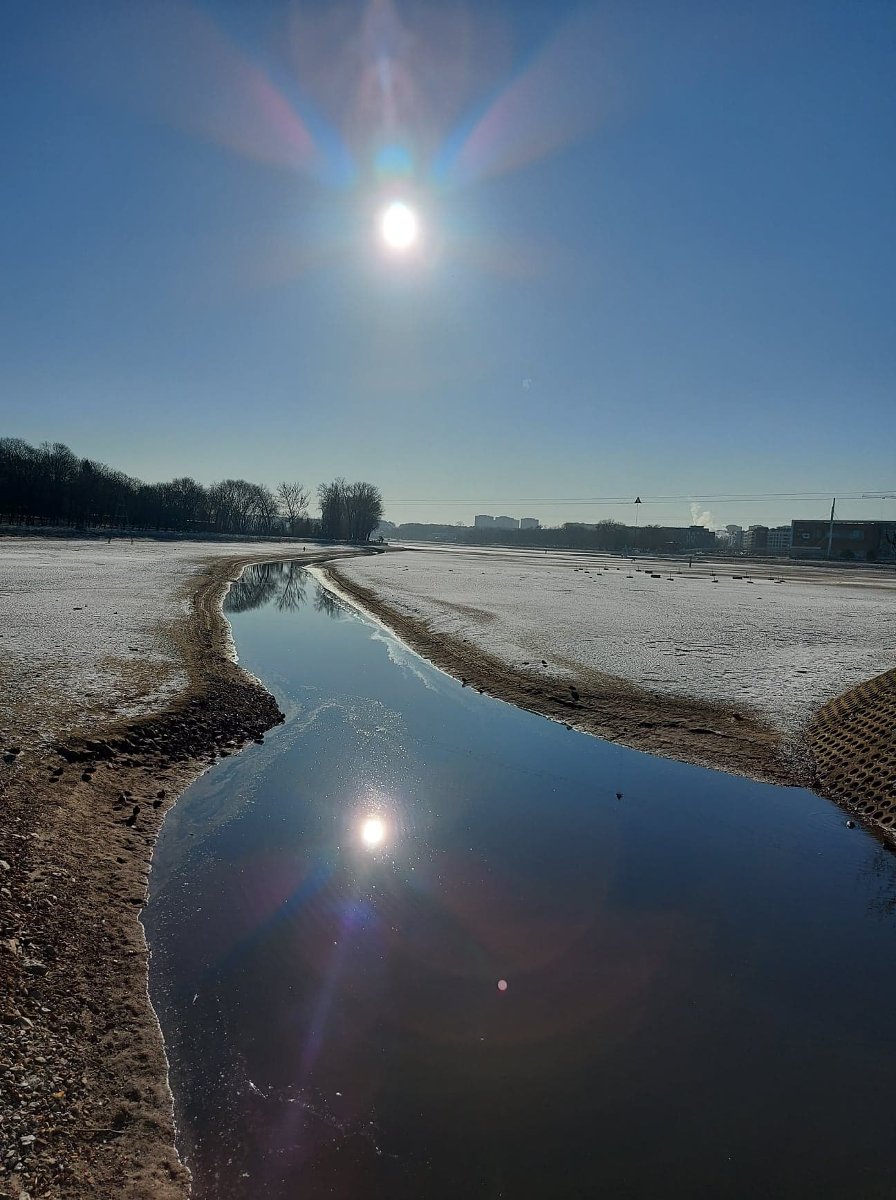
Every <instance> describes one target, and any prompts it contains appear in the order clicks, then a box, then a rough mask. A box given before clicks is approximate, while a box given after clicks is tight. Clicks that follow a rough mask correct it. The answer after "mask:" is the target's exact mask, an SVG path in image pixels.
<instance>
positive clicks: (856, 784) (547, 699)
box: [323, 564, 896, 844]
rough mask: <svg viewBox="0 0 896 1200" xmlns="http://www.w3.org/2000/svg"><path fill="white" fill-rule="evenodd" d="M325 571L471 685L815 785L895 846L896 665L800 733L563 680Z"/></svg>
mask: <svg viewBox="0 0 896 1200" xmlns="http://www.w3.org/2000/svg"><path fill="white" fill-rule="evenodd" d="M323 570H324V573H325V574H326V575H328V576H329V577H330V578H331V579H332V580H333V581H334V583H336V584H337V585H338V586H339V587H340V588H342V589H343V590H344V591H345V592H346V593H347V594H348V595H350V596H352V597H354V598H355V599H356V600H357V601H358V603H360V604H361V605H362V606H363V607H364V608H366V609H367V610H368V611H370V612H371V613H373V614H374V615H375V616H376V617H378V618H379V619H380V620H382V621H383V622H384V623H385V624H387V625H388V626H390V628H392V629H394V630H396V632H397V633H398V634H399V635H400V636H401V637H402V638H404V639H405V641H407V643H408V644H409V645H411V646H413V648H414V649H415V650H417V651H418V652H419V653H420V654H423V655H425V656H426V658H428V659H429V660H430V661H431V662H434V663H435V664H436V666H438V667H441V668H442V669H443V670H445V671H447V672H448V673H449V674H451V675H454V676H455V677H456V678H458V679H460V680H462V681H463V682H464V683H465V684H466V685H467V686H469V687H475V688H476V689H477V690H479V691H482V692H487V693H489V694H490V695H494V696H498V697H500V698H501V699H503V700H509V701H510V702H511V703H513V704H516V705H518V706H519V707H521V708H526V709H529V710H530V711H532V712H537V713H541V714H542V715H544V716H547V717H551V718H553V719H554V720H558V721H562V722H563V723H564V724H566V725H568V726H570V727H572V728H575V729H581V730H585V731H587V732H589V733H593V734H596V735H597V736H599V737H602V738H606V739H607V740H608V741H615V742H620V743H622V744H623V745H626V746H631V747H632V748H634V749H636V750H644V751H647V752H648V753H650V754H659V755H662V756H664V757H668V758H676V759H680V760H682V761H685V762H691V763H697V764H699V765H701V766H707V767H713V768H716V769H719V770H723V771H728V772H730V773H731V774H735V775H746V776H749V777H750V778H752V779H759V780H764V781H767V782H770V783H778V784H790V785H795V786H802V787H810V788H813V789H814V790H815V791H817V792H818V793H819V794H820V795H822V796H825V797H827V798H828V799H830V800H834V801H835V802H836V803H838V804H839V805H841V806H842V807H843V808H845V809H847V810H848V811H849V812H851V813H853V814H855V815H856V816H857V817H858V818H859V819H860V820H861V821H862V822H863V823H864V824H866V825H867V826H869V827H870V828H871V829H873V830H874V831H875V832H876V833H877V834H878V835H879V836H881V837H882V838H883V840H885V841H886V842H888V843H889V844H893V842H894V839H896V671H888V672H885V673H884V674H882V675H879V676H878V677H876V678H874V679H871V680H868V681H867V682H866V683H863V684H860V685H859V686H858V687H856V688H853V689H851V690H850V691H848V692H846V693H844V695H842V696H840V697H839V698H838V699H836V700H833V701H831V702H830V703H828V704H826V705H824V706H823V707H822V708H821V709H820V710H819V712H818V713H817V714H816V716H815V718H814V719H813V721H812V722H811V723H810V725H809V727H808V729H807V731H806V733H805V736H804V737H803V738H801V739H795V740H790V741H788V740H786V739H785V737H784V736H782V734H781V732H780V731H779V730H777V729H775V728H774V727H773V726H771V725H770V724H768V723H766V722H764V721H763V720H762V719H761V718H760V717H759V716H757V714H756V713H754V712H752V711H750V710H749V709H735V708H734V707H729V706H723V705H720V704H712V703H708V702H702V701H699V700H689V699H686V698H679V697H674V696H669V695H667V694H660V693H653V692H650V691H648V690H646V689H643V688H639V687H637V686H635V685H634V684H629V683H627V682H626V681H625V680H621V679H617V678H613V677H611V676H602V675H600V674H598V673H596V672H588V671H585V670H582V671H580V672H579V673H578V674H576V676H575V678H572V677H570V678H569V679H565V680H563V681H559V680H553V679H546V678H545V675H544V673H543V672H541V671H538V670H537V669H536V668H537V666H538V665H544V664H533V669H532V670H531V671H527V670H526V669H525V668H523V667H517V666H510V665H509V664H508V663H506V662H505V661H503V660H502V659H500V658H498V657H497V656H495V655H491V654H488V653H487V652H485V651H483V650H482V649H480V648H479V647H477V646H475V645H473V644H472V643H470V642H463V641H459V640H458V639H457V638H451V637H445V636H444V635H441V634H437V633H434V632H433V631H432V630H431V629H430V628H429V626H428V625H427V623H426V622H425V621H424V620H421V619H415V618H414V617H412V616H409V615H408V614H407V613H400V612H396V611H395V610H394V609H393V608H391V607H390V606H389V605H388V604H386V603H384V602H383V601H382V599H380V597H379V596H377V594H376V593H375V592H373V591H372V590H371V589H369V588H366V587H364V586H363V585H360V584H358V583H356V582H355V581H353V580H350V579H348V578H347V577H346V576H345V575H344V574H343V573H342V572H340V571H339V569H338V567H335V566H333V565H332V564H331V565H329V566H327V567H325V568H324V569H323Z"/></svg>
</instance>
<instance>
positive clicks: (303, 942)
mask: <svg viewBox="0 0 896 1200" xmlns="http://www.w3.org/2000/svg"><path fill="white" fill-rule="evenodd" d="M226 608H227V611H228V614H229V616H230V619H231V621H232V623H233V628H234V636H235V639H236V643H237V647H238V650H239V653H240V661H241V662H242V663H243V665H244V666H245V667H246V668H247V669H248V670H250V671H252V672H253V673H254V674H256V675H258V676H259V677H260V678H261V679H262V680H264V682H265V683H266V684H267V686H268V687H269V688H270V689H271V690H272V691H273V692H274V694H275V695H276V696H277V698H278V701H279V702H280V705H281V707H282V708H283V709H284V711H285V712H286V713H287V722H286V724H285V725H284V726H283V727H282V728H280V729H278V730H276V731H274V732H272V733H271V734H269V735H268V737H267V739H266V741H265V744H264V746H261V747H253V748H252V749H250V750H249V751H247V752H246V753H244V754H242V755H240V756H239V757H237V758H234V759H230V760H228V761H227V762H226V763H222V764H221V765H220V766H218V767H216V768H215V769H214V770H212V771H211V772H210V773H209V774H208V775H206V776H205V777H204V778H203V779H201V780H200V781H199V782H198V783H196V784H195V785H194V786H193V787H192V788H191V789H189V791H188V792H187V793H186V794H185V796H184V797H183V798H182V799H181V800H180V801H179V802H178V804H177V806H176V807H175V809H174V810H173V812H172V813H171V814H170V815H169V817H168V818H167V820H166V823H165V827H164V830H163V835H162V838H161V840H160V843H159V847H158V850H157V852H156V858H155V862H154V869H153V877H152V886H151V897H152V898H151V903H150V905H149V907H148V909H147V911H146V914H145V922H146V925H147V930H148V935H149V938H150V944H151V946H152V950H153V961H152V994H153V998H154V1002H155V1004H156V1007H157V1011H158V1012H159V1016H160V1019H161V1022H162V1026H163V1030H164V1032H165V1036H166V1041H167V1044H168V1047H169V1054H170V1057H171V1060H172V1084H173V1087H174V1090H175V1095H176V1101H177V1109H178V1114H179V1120H180V1123H181V1129H182V1134H181V1142H182V1149H183V1151H184V1152H185V1153H186V1156H187V1159H188V1163H189V1165H190V1167H191V1168H192V1169H193V1171H194V1173H195V1177H196V1185H195V1187H196V1191H195V1194H196V1195H197V1196H198V1197H200V1198H202V1197H221V1198H224V1197H227V1198H228V1200H231V1198H241V1197H250V1196H251V1197H257V1196H264V1197H270V1198H271V1200H277V1198H280V1197H282V1198H286V1197H290V1198H292V1197H295V1196H299V1195H301V1196H302V1197H303V1200H304V1198H306V1197H318V1196H321V1197H322V1196H345V1197H352V1198H353V1200H354V1198H358V1200H362V1198H364V1197H383V1198H384V1200H385V1198H387V1197H388V1198H389V1200H393V1198H404V1197H408V1198H410V1197H415V1198H417V1197H424V1196H425V1197H438V1198H441V1197H446V1198H447V1197H452V1200H453V1198H454V1197H457V1196H458V1195H459V1194H467V1195H470V1196H474V1197H480V1196H482V1197H501V1196H508V1197H509V1196H513V1197H539V1198H542V1197H558V1198H559V1197H580V1196H581V1197H585V1196H588V1197H592V1196H596V1195H604V1194H605V1195H608V1196H623V1195H624V1196H639V1197H640V1196H644V1197H647V1196H650V1197H652V1196H657V1195H675V1196H678V1195H682V1196H685V1195H687V1196H690V1195H695V1196H696V1195H699V1196H737V1197H741V1196H743V1197H753V1196H756V1195H809V1194H811V1195H813V1196H832V1197H833V1196H843V1195H846V1194H848V1195H852V1196H854V1195H863V1196H872V1195H875V1196H877V1195H880V1196H883V1195H889V1194H892V1192H893V1189H894V1185H896V1173H894V1171H893V1168H892V1166H891V1163H890V1152H889V1146H890V1127H889V1120H888V1113H889V1101H890V1096H891V1093H892V1086H893V1082H894V1072H893V1068H892V1060H893V1051H894V1049H896V1046H894V1041H896V1038H894V1032H893V1029H894V1022H893V1018H892V1015H891V1004H890V997H891V996H892V994H893V988H894V985H896V966H894V955H893V951H894V935H896V912H894V908H896V901H894V897H896V868H894V860H893V859H892V857H891V856H890V855H888V854H887V853H885V852H884V851H883V850H882V849H881V848H880V847H879V846H878V845H877V843H875V842H874V841H873V840H872V839H871V838H870V837H868V836H866V835H865V834H864V833H862V832H861V831H858V830H854V831H849V830H847V829H846V828H845V826H844V823H843V817H842V814H840V813H839V812H838V811H837V810H836V809H834V808H833V807H832V806H830V805H829V804H827V803H826V802H824V801H822V800H820V799H819V798H818V797H815V796H813V795H811V794H810V793H807V792H802V791H799V790H795V789H792V790H782V789H777V788H772V787H767V786H763V785H760V784H755V783H752V782H750V781H747V780H742V779H735V778H732V777H729V776H725V775H722V774H719V773H715V772H710V771H705V770H701V769H698V768H693V767H688V766H685V765H683V764H679V763H673V762H667V761H664V760H660V759H655V758H651V757H650V756H647V755H643V754H638V753H635V752H633V751H629V750H625V749H622V748H620V747H617V746H613V745H610V744H607V743H604V742H600V741H598V740H597V739H594V738H590V737H587V736H585V735H581V734H577V733H572V732H569V731H567V730H565V729H564V728H563V727H562V726H560V725H556V724H552V723H551V722H548V721H546V720H544V719H542V718H540V717H536V716H533V715H531V714H528V713H522V712H519V711H518V710H516V709H514V708H512V707H511V706H509V705H505V704H501V703H499V702H497V701H494V700H491V699H489V698H487V697H483V696H480V695H478V694H476V693H475V692H472V691H471V690H470V689H462V688H461V686H460V684H459V683H458V682H457V681H455V680H452V679H450V678H448V677H447V676H445V675H442V674H441V673H440V672H438V671H436V670H435V669H434V668H432V667H430V666H429V665H428V664H426V663H425V662H423V661H422V660H420V659H419V658H417V656H416V655H413V654H411V652H410V651H408V650H407V649H406V648H405V647H404V646H402V645H401V643H399V642H398V641H396V640H395V639H393V638H391V637H390V636H389V635H388V634H386V633H385V632H384V631H383V630H382V629H381V628H380V627H378V626H375V625H374V624H372V623H371V622H368V621H366V620H364V619H362V618H361V617H359V616H358V615H357V614H355V613H353V612H352V611H351V610H348V609H346V608H345V607H344V606H343V605H342V604H341V602H340V601H338V600H336V599H335V598H334V597H333V596H332V595H331V594H330V593H329V592H327V591H326V590H325V589H324V588H323V587H322V586H321V585H320V584H319V583H318V581H317V580H316V579H314V578H313V577H312V576H311V575H310V574H308V573H306V572H305V571H304V570H302V569H301V568H298V567H295V566H291V565H289V564H275V565H273V566H264V567H255V568H249V569H248V570H247V571H246V572H245V573H244V575H243V577H242V579H241V580H240V582H239V583H238V584H237V585H235V586H234V588H233V589H232V591H231V594H230V596H229V598H228V602H227V605H226ZM334 618H341V619H334ZM617 793H622V796H623V799H621V800H619V799H617Z"/></svg>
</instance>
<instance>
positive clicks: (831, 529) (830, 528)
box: [828, 496, 837, 558]
mask: <svg viewBox="0 0 896 1200" xmlns="http://www.w3.org/2000/svg"><path fill="white" fill-rule="evenodd" d="M836 507H837V497H836V496H835V497H834V499H833V500H832V501H831V523H830V525H829V526H828V558H830V557H831V546H832V545H833V544H834V509H835V508H836Z"/></svg>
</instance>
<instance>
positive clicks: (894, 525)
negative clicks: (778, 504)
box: [790, 520, 896, 562]
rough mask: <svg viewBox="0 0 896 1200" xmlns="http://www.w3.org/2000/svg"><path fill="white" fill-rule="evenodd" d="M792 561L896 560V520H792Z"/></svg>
mask: <svg viewBox="0 0 896 1200" xmlns="http://www.w3.org/2000/svg"><path fill="white" fill-rule="evenodd" d="M791 529H792V544H791V548H790V556H791V558H827V557H828V542H829V541H830V557H831V558H839V559H842V560H844V561H847V562H848V561H850V560H855V559H858V560H859V561H864V562H879V561H881V560H885V559H893V558H896V546H894V544H893V541H892V540H891V539H896V521H835V522H834V529H833V537H831V522H830V521H827V520H821V521H792V522H791Z"/></svg>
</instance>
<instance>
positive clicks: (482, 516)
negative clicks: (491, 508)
mask: <svg viewBox="0 0 896 1200" xmlns="http://www.w3.org/2000/svg"><path fill="white" fill-rule="evenodd" d="M494 527H495V518H494V517H493V516H491V514H490V513H477V515H476V516H475V517H474V518H473V528H474V529H494Z"/></svg>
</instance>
